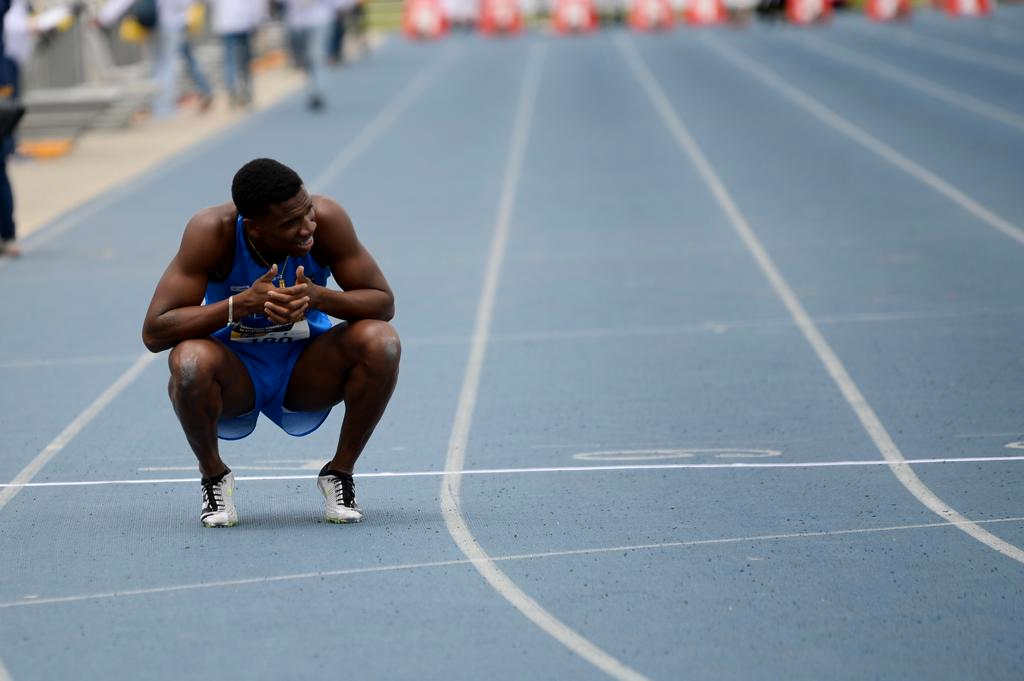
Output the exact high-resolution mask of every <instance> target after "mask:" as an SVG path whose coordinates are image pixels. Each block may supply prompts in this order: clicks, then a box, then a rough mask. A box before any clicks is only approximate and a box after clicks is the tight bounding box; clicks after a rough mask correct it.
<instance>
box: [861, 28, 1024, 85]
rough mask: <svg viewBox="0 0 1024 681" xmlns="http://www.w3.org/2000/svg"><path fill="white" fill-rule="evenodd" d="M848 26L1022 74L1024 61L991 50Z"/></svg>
mask: <svg viewBox="0 0 1024 681" xmlns="http://www.w3.org/2000/svg"><path fill="white" fill-rule="evenodd" d="M846 26H848V27H852V28H853V29H854V30H856V31H858V32H860V33H862V34H865V35H870V36H871V37H873V38H876V39H877V38H880V37H884V38H885V40H887V41H889V42H893V41H894V40H895V41H896V42H900V43H903V45H904V46H906V47H916V48H918V49H919V51H924V52H931V53H932V54H937V55H939V56H940V57H945V58H946V59H954V60H956V59H959V60H960V61H965V62H970V63H972V64H978V65H980V66H984V67H986V68H990V69H998V70H1000V71H1006V72H1008V73H1013V74H1015V75H1018V76H1019V75H1021V74H1024V62H1021V61H1018V60H1016V59H1011V58H1009V57H1001V56H999V55H996V54H992V53H991V52H983V51H982V50H975V49H972V48H970V47H964V46H963V45H958V44H956V43H954V42H950V41H949V40H943V39H942V38H934V37H928V38H926V37H924V36H922V35H918V34H916V33H911V32H909V31H900V32H898V33H897V32H894V31H891V30H886V31H872V30H870V28H868V26H867V25H866V24H856V23H853V22H849V23H847V24H846Z"/></svg>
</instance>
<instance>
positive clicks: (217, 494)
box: [202, 476, 224, 512]
mask: <svg viewBox="0 0 1024 681" xmlns="http://www.w3.org/2000/svg"><path fill="white" fill-rule="evenodd" d="M223 480H224V478H223V476H222V477H221V479H220V480H217V481H216V482H214V481H213V480H204V481H203V482H202V486H203V507H204V508H205V509H206V510H207V511H211V512H212V511H217V510H218V509H220V508H223V506H224V488H223V486H222V485H221V482H223Z"/></svg>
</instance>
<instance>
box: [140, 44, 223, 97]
mask: <svg viewBox="0 0 1024 681" xmlns="http://www.w3.org/2000/svg"><path fill="white" fill-rule="evenodd" d="M151 40H152V41H153V52H154V53H153V78H154V79H155V80H156V83H157V87H158V88H159V91H158V92H157V95H156V100H155V101H154V102H153V115H155V116H169V115H171V114H173V113H174V109H175V105H176V104H177V99H178V74H177V71H176V67H177V65H178V55H181V56H182V57H184V59H185V68H186V69H187V70H188V75H189V77H190V78H192V82H194V83H195V85H196V89H197V90H199V94H200V95H202V96H203V97H210V96H211V95H212V94H213V90H212V89H211V88H210V83H209V81H208V80H207V79H206V76H204V75H203V72H202V71H201V70H200V69H199V64H197V63H196V60H195V57H194V56H193V54H192V43H190V42H189V40H188V36H187V35H186V34H185V29H184V28H161V29H157V30H156V32H155V33H154V34H153V36H152V38H151Z"/></svg>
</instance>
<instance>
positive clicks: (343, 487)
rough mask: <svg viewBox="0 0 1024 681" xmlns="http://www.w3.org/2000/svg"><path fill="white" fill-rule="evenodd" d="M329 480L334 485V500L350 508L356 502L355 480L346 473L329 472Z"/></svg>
mask: <svg viewBox="0 0 1024 681" xmlns="http://www.w3.org/2000/svg"><path fill="white" fill-rule="evenodd" d="M330 476H331V478H332V480H331V482H332V483H333V485H334V500H335V501H336V502H337V503H339V504H341V505H342V506H344V507H346V508H352V507H353V506H355V503H356V481H355V480H353V479H352V476H351V475H348V474H347V473H331V474H330Z"/></svg>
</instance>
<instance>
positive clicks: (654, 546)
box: [0, 517, 1024, 681]
mask: <svg viewBox="0 0 1024 681" xmlns="http://www.w3.org/2000/svg"><path fill="white" fill-rule="evenodd" d="M975 522H976V523H978V524H982V525H989V524H996V523H1019V522H1024V517H1015V518H993V519H990V520H978V521H975ZM955 526H956V523H949V522H939V523H915V524H911V525H889V526H885V527H858V528H853V529H846V530H822V531H819V532H785V533H779V534H755V535H750V536H747V537H722V538H717V539H692V540H689V541H673V542H661V543H651V544H625V545H622V546H601V547H596V548H585V549H570V550H566V551H542V552H536V553H520V554H514V555H507V556H491V557H490V560H492V561H494V562H496V563H505V562H514V561H521V560H539V559H543V558H566V557H572V556H592V555H601V554H605V553H622V552H635V551H659V550H665V549H676V548H699V547H701V546H716V545H728V544H749V543H756V542H764V541H787V540H793V539H815V538H828V537H843V536H849V535H865V534H881V533H886V532H906V531H910V530H927V529H942V528H950V527H955ZM459 565H473V561H472V560H469V559H465V558H460V559H455V560H435V561H425V562H422V563H402V564H398V565H375V566H373V567H366V568H349V569H345V570H326V571H322V572H300V573H296V574H289V575H273V576H268V577H250V578H247V579H227V580H221V581H216V582H195V583H192V584H177V585H172V586H159V587H152V588H149V589H126V590H124V591H107V592H103V593H93V594H79V595H75V596H55V597H52V598H39V597H36V596H31V597H25V598H23V599H21V600H18V601H7V602H2V603H0V609H8V608H21V607H30V606H39V605H59V604H62V603H80V602H82V601H97V600H107V599H111V598H130V597H134V596H154V595H158V594H168V593H180V592H184V591H195V590H198V589H223V588H226V587H236V586H255V585H262V584H274V583H277V582H291V581H298V580H305V579H324V578H325V577H346V576H351V575H366V574H379V573H385V572H399V571H406V570H423V569H430V568H439V567H452V566H459ZM0 681H3V677H0Z"/></svg>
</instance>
